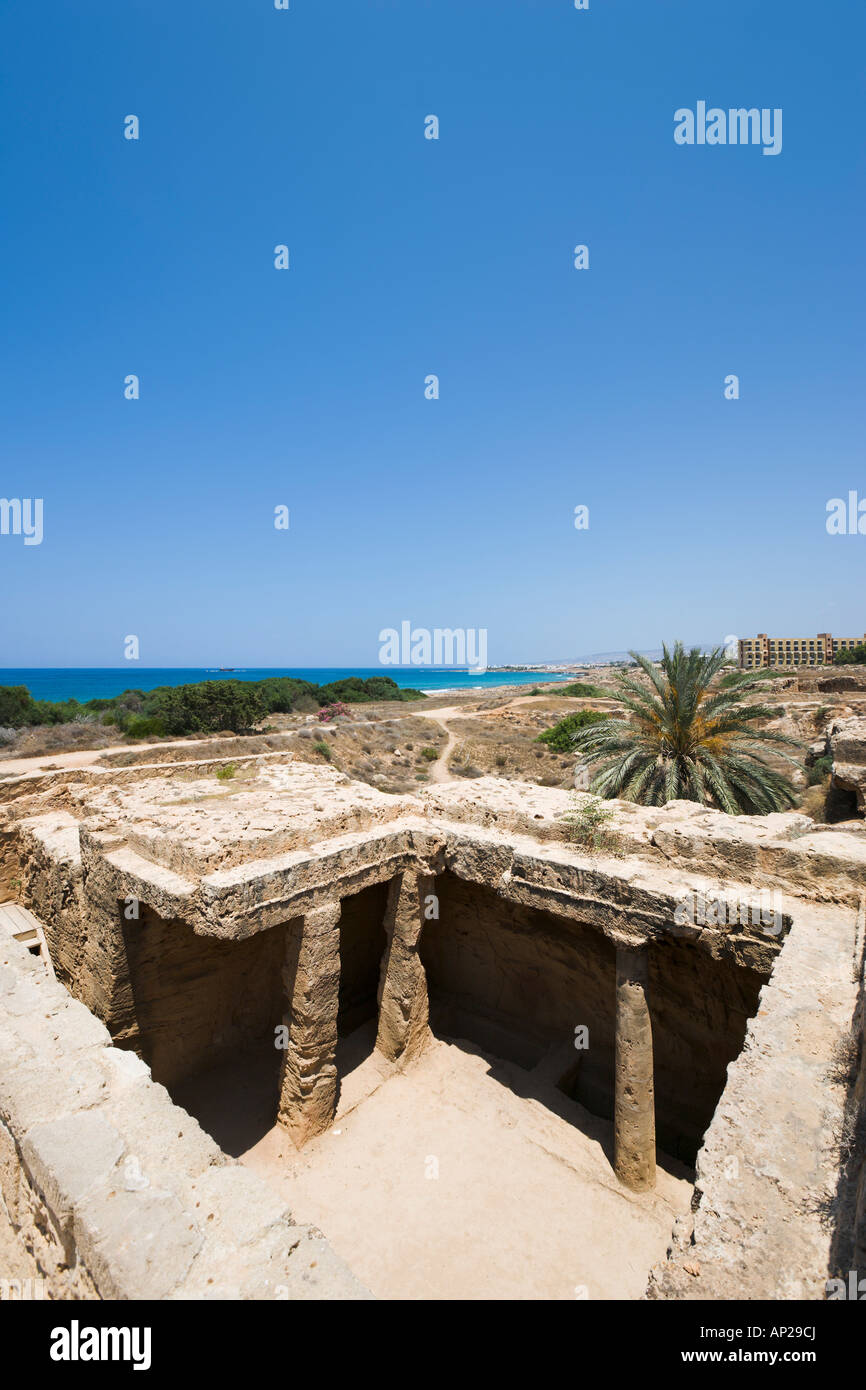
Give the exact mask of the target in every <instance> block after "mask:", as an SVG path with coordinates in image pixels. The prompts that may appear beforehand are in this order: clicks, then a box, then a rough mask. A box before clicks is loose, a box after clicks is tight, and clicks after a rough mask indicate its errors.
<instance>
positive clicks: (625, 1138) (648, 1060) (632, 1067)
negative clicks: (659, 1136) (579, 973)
mask: <svg viewBox="0 0 866 1390" xmlns="http://www.w3.org/2000/svg"><path fill="white" fill-rule="evenodd" d="M648 968H649V952H648V949H647V945H646V942H641V943H638V944H625V943H618V944H617V948H616V1080H615V1087H616V1089H615V1098H614V1140H613V1142H614V1167H615V1169H616V1174H617V1177H618V1178H619V1180H620V1182H622V1183H625V1185H626V1187H630V1188H632V1189H633V1190H634V1191H635V1192H646V1191H648V1190H649V1189H650V1188H652V1187H655V1181H656V1136H655V1098H654V1094H653V1035H652V1021H651V1019H650V1011H649V1004H648V1002H647V977H648Z"/></svg>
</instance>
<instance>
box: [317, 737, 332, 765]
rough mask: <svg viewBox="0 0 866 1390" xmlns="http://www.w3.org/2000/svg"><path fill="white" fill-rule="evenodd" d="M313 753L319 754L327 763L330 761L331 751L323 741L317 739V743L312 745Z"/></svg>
mask: <svg viewBox="0 0 866 1390" xmlns="http://www.w3.org/2000/svg"><path fill="white" fill-rule="evenodd" d="M313 752H314V753H321V755H322V757H323V758H324V759H325V760H326V761H327V762H330V761H331V750H330V748H329V747H328V745H327V743H325V741H324V739H319V741H318V743H314V744H313Z"/></svg>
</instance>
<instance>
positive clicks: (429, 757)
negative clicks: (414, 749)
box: [421, 748, 439, 763]
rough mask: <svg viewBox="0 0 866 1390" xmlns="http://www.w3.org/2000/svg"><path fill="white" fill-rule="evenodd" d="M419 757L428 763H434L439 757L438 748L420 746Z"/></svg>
mask: <svg viewBox="0 0 866 1390" xmlns="http://www.w3.org/2000/svg"><path fill="white" fill-rule="evenodd" d="M421 757H422V758H424V760H425V761H426V762H428V763H434V762H435V761H436V759H437V758H438V757H439V750H438V749H437V748H422V749H421Z"/></svg>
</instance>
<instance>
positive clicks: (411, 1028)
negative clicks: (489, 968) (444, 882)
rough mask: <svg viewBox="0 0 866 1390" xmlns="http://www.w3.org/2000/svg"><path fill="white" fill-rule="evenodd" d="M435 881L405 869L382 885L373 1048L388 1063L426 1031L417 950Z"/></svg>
mask: <svg viewBox="0 0 866 1390" xmlns="http://www.w3.org/2000/svg"><path fill="white" fill-rule="evenodd" d="M435 886H436V880H435V878H434V876H433V874H430V873H419V872H418V871H417V870H414V869H406V870H405V871H404V872H403V873H402V874H398V875H397V877H396V878H395V879H392V881H391V883H390V885H389V889H388V906H387V909H386V912H385V931H386V933H387V937H388V944H387V946H386V947H385V954H384V956H383V958H382V973H381V977H380V980H379V1031H378V1034H377V1037H376V1047H377V1050H378V1051H379V1052H381V1053H382V1054H383V1055H384V1056H385V1057H387V1058H388V1059H389V1061H392V1062H397V1061H401V1062H408V1061H410V1060H411V1059H412V1058H413V1057H416V1056H417V1055H418V1053H419V1052H420V1051H421V1050H422V1048H423V1046H424V1043H425V1041H426V1039H427V1036H428V1028H427V1017H428V1000H427V977H426V975H425V973H424V967H423V965H422V964H421V959H420V956H419V955H418V946H419V941H420V937H421V928H422V927H423V925H424V906H425V899H427V898H428V897H430V896H431V895H432V894H433V893H434V891H435Z"/></svg>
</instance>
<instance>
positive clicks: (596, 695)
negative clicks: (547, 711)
mask: <svg viewBox="0 0 866 1390" xmlns="http://www.w3.org/2000/svg"><path fill="white" fill-rule="evenodd" d="M555 693H556V694H557V695H569V696H571V697H573V698H579V697H582V698H583V699H584V700H614V699H616V696H615V695H612V694H611V692H610V691H609V690H603V689H602V687H601V686H600V685H592V684H590V683H589V682H582V681H575V682H574V684H573V685H564V686H562V687H561V688H558V689H557V690H556V692H555Z"/></svg>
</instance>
